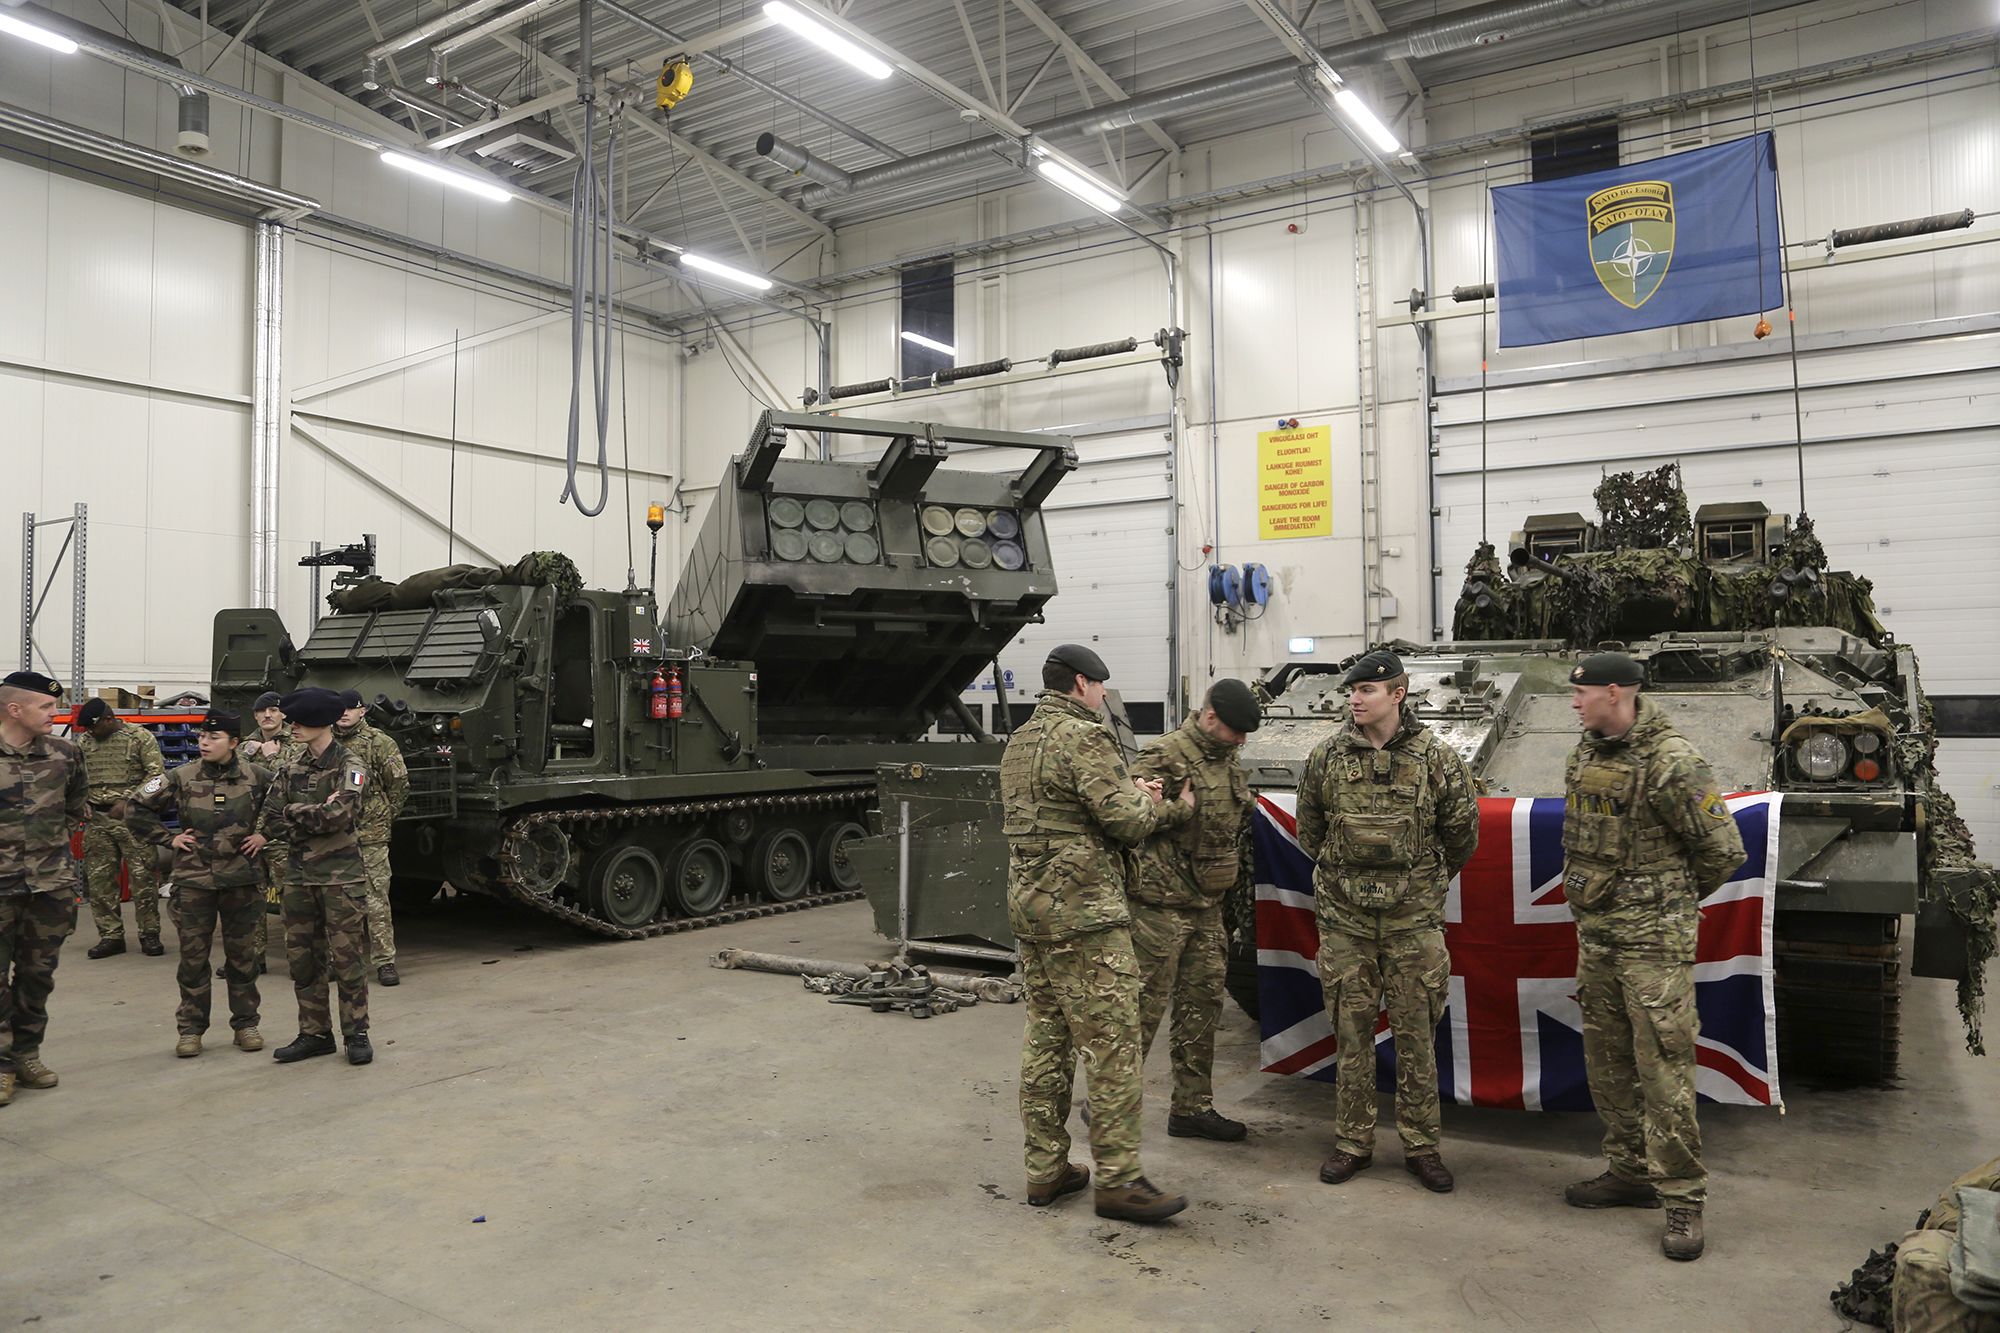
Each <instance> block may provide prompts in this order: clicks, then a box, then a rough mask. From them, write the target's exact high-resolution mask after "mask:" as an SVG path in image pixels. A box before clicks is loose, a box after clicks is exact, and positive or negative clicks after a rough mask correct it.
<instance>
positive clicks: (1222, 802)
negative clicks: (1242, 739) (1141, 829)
mask: <svg viewBox="0 0 2000 1333" xmlns="http://www.w3.org/2000/svg"><path fill="white" fill-rule="evenodd" d="M1200 717H1201V715H1200V714H1199V713H1194V714H1190V715H1189V717H1188V720H1187V721H1186V722H1184V723H1182V724H1181V726H1180V727H1179V729H1178V730H1175V731H1172V732H1169V733H1168V734H1167V735H1165V736H1162V737H1160V739H1158V740H1156V741H1154V742H1153V743H1152V744H1151V745H1148V746H1147V747H1146V748H1145V749H1144V750H1141V751H1140V752H1139V762H1138V763H1136V764H1134V765H1133V766H1132V776H1133V777H1136V778H1142V779H1145V780H1146V781H1157V782H1159V783H1160V784H1161V794H1162V795H1163V796H1164V797H1165V798H1166V799H1167V800H1169V801H1176V800H1178V799H1179V798H1180V794H1181V789H1182V788H1183V787H1189V786H1192V787H1193V788H1194V816H1193V818H1191V819H1189V820H1187V821H1186V822H1185V823H1183V824H1181V825H1180V826H1179V827H1177V828H1174V829H1171V830H1169V831H1168V832H1165V833H1155V834H1154V835H1153V836H1152V837H1150V838H1148V839H1146V841H1145V842H1144V843H1142V844H1140V846H1139V849H1138V850H1137V851H1136V852H1134V853H1133V857H1132V876H1131V882H1130V883H1128V884H1127V885H1126V886H1125V896H1126V897H1128V898H1131V899H1132V900H1133V901H1135V902H1142V903H1152V904H1154V905H1156V906H1159V907H1212V906H1214V905H1215V904H1216V903H1219V902H1221V901H1222V896H1223V895H1224V894H1226V893H1228V892H1229V890H1230V889H1232V888H1234V887H1235V886H1236V885H1237V884H1238V883H1244V884H1248V883H1249V882H1250V809H1251V805H1252V799H1251V795H1250V778H1249V775H1248V774H1246V773H1245V772H1244V771H1243V766H1242V765H1241V764H1239V763H1237V762H1236V754H1237V751H1238V750H1240V749H1241V748H1242V746H1240V745H1231V744H1229V743H1228V742H1226V741H1220V740H1217V739H1216V738H1215V737H1213V736H1211V735H1209V734H1208V733H1207V732H1205V731H1203V730H1202V729H1201V722H1200Z"/></svg>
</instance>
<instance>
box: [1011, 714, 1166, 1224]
mask: <svg viewBox="0 0 2000 1333" xmlns="http://www.w3.org/2000/svg"><path fill="white" fill-rule="evenodd" d="M1000 799H1001V802H1002V805H1003V807H1004V811H1005V814H1004V823H1003V825H1002V829H1003V831H1004V832H1005V834H1006V836H1007V916H1008V920H1009V921H1010V922H1011V923H1012V925H1013V928H1014V936H1015V940H1016V942H1017V945H1018V947H1019V949H1020V951H1021V974H1022V976H1023V978H1024V979H1025V982H1026V985H1025V991H1026V995H1025V999H1026V1001H1027V1007H1028V1014H1027V1031H1026V1033H1025V1034H1024V1037H1023V1040H1022V1045H1021V1122H1022V1125H1023V1126H1024V1128H1025V1129H1026V1131H1027V1163H1028V1179H1029V1180H1030V1181H1033V1182H1035V1183H1038V1184H1046V1183H1050V1182H1053V1181H1056V1180H1059V1179H1061V1177H1062V1175H1063V1172H1064V1170H1065V1168H1066V1164H1067V1163H1068V1161H1069V1146H1070V1139H1069V1129H1068V1126H1067V1123H1066V1122H1067V1121H1068V1120H1069V1112H1070V1093H1071V1084H1072V1080H1073V1079H1074V1078H1075V1074H1076V1058H1077V1055H1078V1053H1079V1052H1081V1054H1082V1056H1083V1068H1084V1078H1085V1087H1086V1092H1087V1095H1088V1096H1089V1098H1090V1106H1091V1111H1092V1115H1091V1120H1090V1146H1091V1152H1092V1153H1093V1154H1094V1155H1095V1157H1096V1160H1097V1187H1098V1188H1099V1189H1100V1190H1106V1189H1113V1188H1116V1187H1119V1186H1122V1185H1128V1184H1130V1183H1131V1182H1132V1181H1134V1180H1136V1179H1138V1177H1139V964H1138V960H1137V959H1136V958H1135V957H1134V955H1133V952H1132V934H1131V931H1130V929H1129V927H1128V923H1129V922H1130V920H1131V915H1130V913H1129V912H1128V911H1127V909H1126V906H1125V855H1124V848H1125V847H1128V846H1131V845H1133V844H1135V843H1138V842H1139V841H1141V840H1142V839H1144V838H1145V837H1146V836H1147V835H1149V834H1151V833H1153V832H1155V831H1156V830H1158V829H1162V828H1170V827H1173V826H1175V825H1177V824H1179V823H1181V822H1183V821H1184V820H1185V819H1186V818H1187V816H1188V814H1189V813H1190V812H1189V811H1188V809H1187V807H1186V806H1184V805H1182V804H1181V803H1180V802H1178V801H1175V802H1173V803H1171V804H1162V803H1157V802H1155V801H1153V800H1152V799H1150V798H1149V797H1148V796H1146V794H1145V793H1144V792H1141V791H1140V790H1139V789H1138V788H1136V787H1134V786H1133V785H1132V779H1131V776H1130V774H1128V773H1127V772H1126V770H1125V761H1124V760H1123V758H1121V757H1120V755H1119V753H1118V747H1117V744H1116V743H1115V742H1114V741H1113V740H1112V739H1111V733H1110V732H1109V731H1107V730H1105V728H1104V725H1103V723H1102V721H1101V720H1100V719H1099V717H1098V715H1097V713H1096V712H1095V711H1093V710H1092V709H1090V708H1086V707H1085V706H1084V705H1083V704H1081V703H1079V702H1077V701H1076V700H1075V699H1072V698H1070V697H1068V696H1066V695H1063V694H1060V693H1057V692H1056V691H1053V690H1044V691H1042V695H1041V698H1040V700H1039V702H1037V704H1036V705H1035V711H1034V714H1033V715H1032V716H1031V717H1029V719H1028V720H1027V722H1025V723H1024V724H1022V726H1021V727H1019V728H1018V729H1017V730H1016V731H1015V732H1014V735H1013V737H1012V738H1011V739H1009V740H1008V742H1007V750H1006V753H1005V755H1004V756H1003V757H1002V758H1001V760H1000Z"/></svg>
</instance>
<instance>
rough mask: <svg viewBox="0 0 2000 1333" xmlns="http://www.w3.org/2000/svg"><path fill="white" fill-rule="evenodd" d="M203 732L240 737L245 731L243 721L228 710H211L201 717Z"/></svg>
mask: <svg viewBox="0 0 2000 1333" xmlns="http://www.w3.org/2000/svg"><path fill="white" fill-rule="evenodd" d="M201 730H203V731H226V732H228V733H229V734H230V735H232V736H235V735H239V734H241V732H242V730H243V719H242V718H241V717H239V716H237V715H236V714H235V713H232V712H230V711H229V710H228V709H226V708H211V709H209V710H208V711H207V712H206V713H203V714H202V715H201Z"/></svg>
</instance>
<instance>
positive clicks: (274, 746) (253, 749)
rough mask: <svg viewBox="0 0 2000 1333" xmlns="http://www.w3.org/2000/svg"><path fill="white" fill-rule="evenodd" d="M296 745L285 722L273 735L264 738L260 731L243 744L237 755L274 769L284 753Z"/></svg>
mask: <svg viewBox="0 0 2000 1333" xmlns="http://www.w3.org/2000/svg"><path fill="white" fill-rule="evenodd" d="M296 744H298V742H297V741H294V740H293V739H292V725H291V723H289V722H287V723H284V724H282V725H281V726H279V728H278V730H277V732H276V734H275V735H271V736H266V735H265V734H264V733H263V731H262V730H261V729H260V730H259V731H258V732H257V734H256V735H254V736H252V737H250V738H249V739H248V740H246V741H244V742H243V744H242V746H241V747H240V748H239V750H238V753H239V754H240V755H241V756H242V757H243V758H244V759H247V760H249V761H250V762H251V763H255V764H262V765H264V767H266V768H275V767H276V766H277V765H278V764H279V763H280V762H281V761H282V760H283V759H284V758H285V752H286V751H287V750H289V749H290V748H291V747H292V746H294V745H296Z"/></svg>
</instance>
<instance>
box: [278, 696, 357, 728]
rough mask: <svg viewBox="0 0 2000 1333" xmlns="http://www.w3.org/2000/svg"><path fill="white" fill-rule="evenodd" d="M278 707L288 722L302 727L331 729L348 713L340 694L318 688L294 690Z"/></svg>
mask: <svg viewBox="0 0 2000 1333" xmlns="http://www.w3.org/2000/svg"><path fill="white" fill-rule="evenodd" d="M278 707H280V708H282V709H284V710H285V719H286V721H289V722H295V723H297V724H298V725H299V726H302V727H330V726H332V725H333V724H334V723H335V722H338V721H339V720H340V715H341V714H342V713H343V712H345V711H347V710H346V706H345V705H344V704H342V703H341V701H340V696H339V695H338V694H336V693H335V692H334V691H332V690H323V689H320V688H319V687H318V686H307V687H306V688H305V689H302V690H293V691H292V692H291V693H290V694H288V695H286V696H285V697H284V698H283V699H282V700H280V701H279V703H278Z"/></svg>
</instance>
